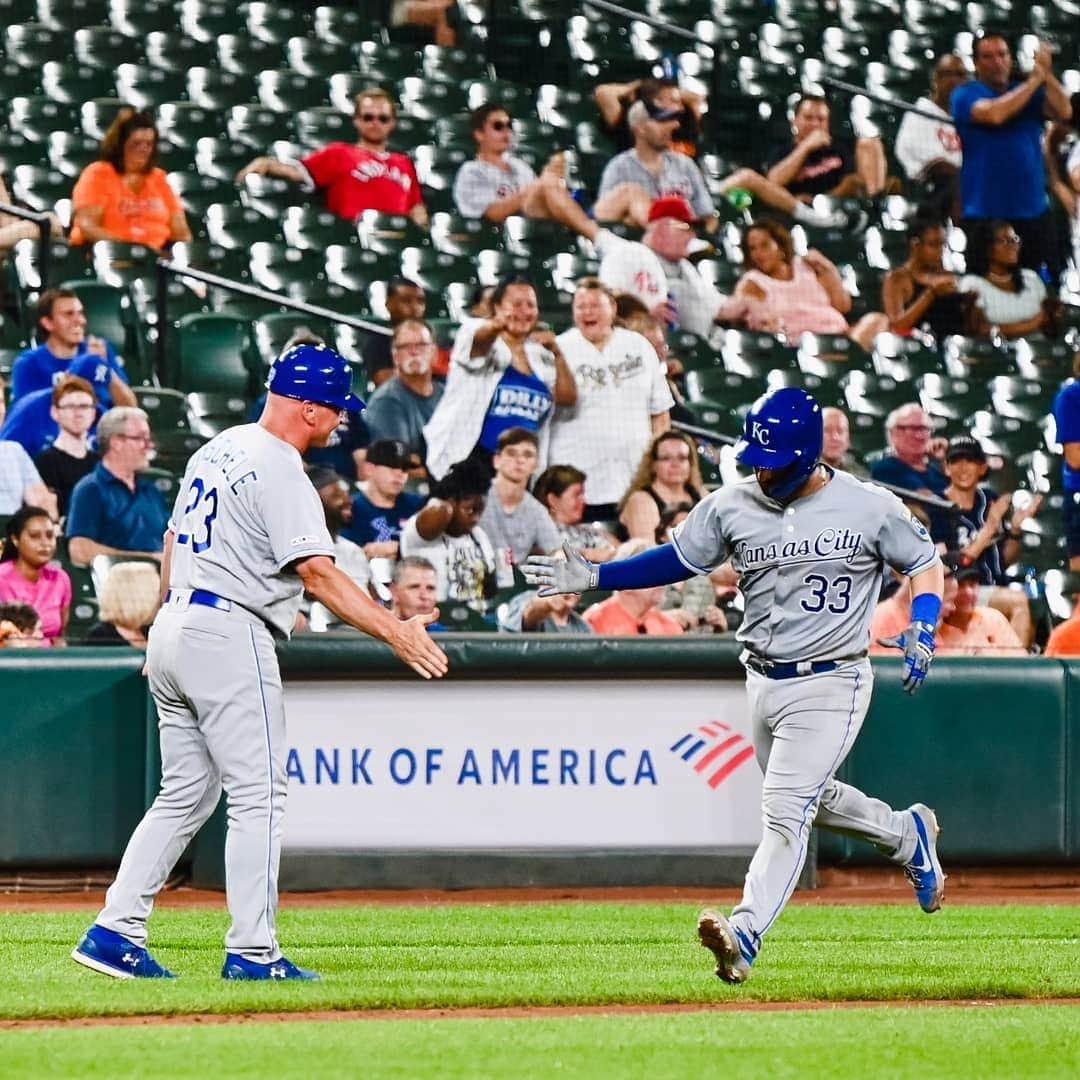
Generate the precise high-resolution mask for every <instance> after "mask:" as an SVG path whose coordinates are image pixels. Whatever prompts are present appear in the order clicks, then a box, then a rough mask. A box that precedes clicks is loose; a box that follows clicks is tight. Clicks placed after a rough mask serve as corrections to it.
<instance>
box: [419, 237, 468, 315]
mask: <svg viewBox="0 0 1080 1080" xmlns="http://www.w3.org/2000/svg"><path fill="white" fill-rule="evenodd" d="M401 272H402V274H404V276H405V277H407V278H408V279H409V280H410V281H415V282H417V284H419V285H421V286H422V287H423V288H424V289H425V290H426V291H427V293H428V304H429V306H430V305H431V304H432V302H433V301H434V299H435V298H436V297H438V296H441V295H442V293H443V292H444V290H445V289H446V287H447V286H448V285H449V284H450V283H451V282H454V281H464V282H469V283H473V282H475V281H476V269H475V264H474V262H473V260H472V259H471V258H469V257H468V256H464V255H460V256H459V255H448V254H446V252H443V251H436V250H435V249H434V248H420V247H407V248H404V249H402V252H401Z"/></svg>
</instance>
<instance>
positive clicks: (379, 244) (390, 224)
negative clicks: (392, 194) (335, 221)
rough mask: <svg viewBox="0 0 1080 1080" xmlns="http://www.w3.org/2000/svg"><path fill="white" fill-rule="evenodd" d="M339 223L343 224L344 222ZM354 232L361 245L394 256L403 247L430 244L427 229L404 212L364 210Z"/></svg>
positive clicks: (381, 253) (398, 253)
mask: <svg viewBox="0 0 1080 1080" xmlns="http://www.w3.org/2000/svg"><path fill="white" fill-rule="evenodd" d="M341 225H342V226H344V225H345V222H342V223H341ZM356 234H357V239H358V240H359V242H360V246H361V247H363V248H366V249H367V250H368V251H375V252H378V253H379V254H380V255H391V256H393V257H394V258H397V257H399V256H400V254H401V251H402V249H403V248H406V247H428V246H430V240H429V235H428V232H427V230H426V229H422V228H421V227H420V226H419V225H417V224H416V222H414V221H413V220H412V218H410V217H406V216H405V215H404V214H380V213H379V212H378V211H377V210H365V211H363V213H361V215H360V217H359V219H358V221H357V225H356ZM339 243H340V241H339Z"/></svg>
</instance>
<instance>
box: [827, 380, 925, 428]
mask: <svg viewBox="0 0 1080 1080" xmlns="http://www.w3.org/2000/svg"><path fill="white" fill-rule="evenodd" d="M840 382H841V385H842V386H843V389H844V401H845V404H846V405H847V407H848V409H849V411H850V412H852V413H858V414H859V415H864V416H871V417H876V418H884V417H886V416H888V414H889V413H890V412H892V410H893V409H895V408H898V407H899V406H901V405H905V404H907V403H908V402H910V401H913V400H914V398H915V391H914V388H913V387H912V386H911V385H910V384H907V383H900V382H897V381H896V380H895V379H892V378H890V377H889V376H887V375H872V374H869V373H868V372H865V371H852V372H849V373H848V374H847V375H845V376H844V377H843V378H842V379H841V380H840Z"/></svg>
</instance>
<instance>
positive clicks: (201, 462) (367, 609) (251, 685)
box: [71, 345, 447, 979]
mask: <svg viewBox="0 0 1080 1080" xmlns="http://www.w3.org/2000/svg"><path fill="white" fill-rule="evenodd" d="M351 380H352V373H351V370H350V368H349V364H348V362H347V361H346V360H345V359H344V358H343V357H341V356H339V355H338V354H337V353H336V352H334V351H333V350H331V349H328V348H325V347H323V346H312V345H298V346H296V347H294V348H292V349H289V350H288V351H287V352H285V353H284V354H283V355H282V356H281V357H280V358H279V359H278V360H277V361H275V363H274V364H273V366H272V367H271V369H270V374H269V378H268V380H267V383H266V385H267V389H268V390H269V395H268V396H267V400H266V407H265V409H264V410H263V414H262V416H261V417H260V419H259V422H258V423H257V424H245V425H243V426H240V427H234V428H231V429H229V430H228V431H225V432H222V433H221V434H220V435H218V436H217V437H216V438H214V439H211V441H210V442H208V443H207V444H206V445H205V446H204V447H202V448H201V449H200V450H199V451H198V452H197V453H195V454H194V455H193V457H192V458H191V460H190V462H189V463H188V467H187V471H186V473H185V474H184V481H183V485H182V486H181V488H180V492H179V494H178V496H177V500H176V505H175V506H174V507H173V512H172V516H171V518H170V520H169V527H168V530H167V532H166V533H165V551H164V558H163V561H162V589H163V594H164V595H163V602H162V606H161V610H160V611H159V613H158V616H157V618H156V619H155V620H154V625H153V627H152V629H151V632H150V641H149V647H148V649H147V671H148V674H149V678H150V691H151V693H152V694H153V696H154V701H155V703H156V704H157V710H158V721H159V726H160V731H161V765H162V778H161V790H160V793H159V794H158V797H157V799H156V800H155V801H154V805H153V806H151V807H150V809H149V810H148V811H147V813H146V816H145V817H144V818H143V820H142V822H141V823H140V825H139V826H138V828H136V830H135V832H134V834H133V835H132V837H131V840H130V841H129V843H128V846H127V850H126V851H125V852H124V858H123V861H122V862H121V864H120V870H119V872H118V873H117V876H116V880H115V881H114V882H113V884H112V887H111V888H110V889H109V891H108V894H107V895H106V897H105V907H104V908H103V909H102V910H101V912H100V914H99V915H98V917H97V920H96V921H95V922H94V925H93V926H91V927H90V929H89V930H88V931H87V932H86V934H85V936H84V937H83V939H82V940H81V941H80V942H79V944H78V945H77V946H76V948H75V950H74V951H73V952H72V954H71V955H72V958H73V959H74V960H76V961H78V963H80V964H83V965H85V966H86V967H88V968H91V969H92V970H94V971H98V972H101V973H103V974H105V975H112V976H115V977H117V978H170V977H172V973H171V972H170V971H167V970H166V969H165V968H163V967H162V966H161V965H160V964H159V963H157V961H156V960H154V958H153V957H152V956H151V955H150V953H149V952H148V951H147V949H146V921H147V919H148V917H149V915H150V911H151V908H152V906H153V902H154V897H155V896H156V895H157V893H158V891H159V890H160V889H161V887H162V885H163V884H164V883H165V880H166V878H167V877H168V874H169V872H170V871H171V870H172V868H173V865H174V864H175V863H176V860H177V859H178V858H179V857H180V854H181V852H183V850H184V848H185V847H186V846H187V844H188V841H189V840H191V838H192V837H193V836H194V835H195V833H196V832H197V831H198V830H199V827H200V826H201V825H202V824H203V822H205V821H206V819H207V818H208V817H209V816H210V814H211V813H212V811H213V809H214V807H215V806H216V805H217V803H218V798H219V796H220V794H221V789H222V788H223V787H224V789H225V792H226V794H227V796H228V837H227V839H226V843H225V865H226V895H227V900H228V906H229V914H230V915H231V916H232V925H231V926H230V928H229V931H228V934H227V935H226V937H225V948H226V954H225V966H224V968H223V969H222V972H221V974H222V976H223V977H224V978H226V979H314V978H317V977H318V976H317V975H316V974H315V973H314V972H311V971H305V970H303V969H302V968H299V967H297V966H296V965H295V964H293V963H292V962H291V961H289V960H288V959H286V958H285V957H284V956H282V953H281V949H280V948H279V947H278V942H277V935H276V932H275V915H276V911H277V874H278V861H279V856H280V853H281V833H282V821H283V814H284V810H285V791H286V783H287V778H286V773H285V761H286V750H287V747H286V742H285V712H284V705H283V699H282V688H281V676H280V674H279V672H278V664H277V657H276V655H275V652H274V641H275V639H285V638H288V636H289V633H290V631H291V630H292V627H293V622H294V620H295V618H296V614H297V611H298V609H299V606H300V598H301V594H302V593H303V592H304V591H306V592H308V593H309V594H310V595H311V596H312V597H313V598H314V599H315V600H318V601H319V602H320V603H322V604H325V605H326V607H328V608H329V609H330V610H331V611H332V612H334V614H335V615H337V616H338V617H339V618H340V619H342V620H343V621H344V622H347V623H349V624H351V625H352V626H355V627H356V628H357V629H359V630H363V631H364V632H365V633H368V634H372V635H373V636H375V637H378V638H381V639H382V640H383V641H385V642H386V643H387V644H389V645H390V647H391V648H392V649H393V650H394V652H395V653H396V654H397V655H398V657H400V658H401V660H403V661H404V662H405V663H406V664H408V665H409V666H410V667H411V668H412V669H413V670H414V671H416V672H417V673H418V674H419V675H421V676H423V677H424V678H425V679H430V678H434V677H438V676H441V675H443V674H444V673H445V672H446V668H447V662H446V656H445V654H444V653H443V652H442V651H441V650H440V649H439V648H438V647H437V646H435V645H434V644H433V643H432V641H431V638H430V637H429V635H428V633H427V631H426V630H425V626H426V624H427V623H429V622H431V621H432V620H433V619H434V618H435V617H436V616H435V615H434V614H433V615H426V616H424V615H420V616H417V617H415V618H413V619H409V620H407V621H404V622H399V621H398V620H397V619H396V618H394V616H392V615H391V614H390V613H389V612H387V611H384V610H383V609H382V608H380V607H378V606H377V605H376V604H375V603H374V602H373V601H371V600H370V599H369V598H368V597H367V596H366V595H365V594H364V593H363V592H362V591H361V590H360V589H359V588H358V587H357V586H356V585H355V584H354V582H353V581H352V579H350V578H349V577H347V576H346V575H345V574H344V573H342V571H341V570H339V569H338V568H337V567H336V566H335V565H334V561H333V551H334V545H333V542H332V540H331V538H330V535H329V534H328V532H327V530H326V519H325V516H324V514H323V508H322V504H321V503H320V502H319V497H318V495H317V494H316V492H315V489H314V488H313V487H312V486H311V482H310V481H309V480H308V478H307V476H306V475H305V474H304V467H303V463H302V461H301V457H300V455H301V454H302V453H303V452H304V451H305V450H307V449H308V447H310V446H325V445H326V443H327V440H328V439H329V437H330V435H331V433H332V432H333V431H334V429H335V428H336V427H337V425H338V423H339V421H340V419H341V415H342V412H343V411H345V410H348V411H358V410H360V409H362V408H363V407H364V404H363V402H362V401H360V400H359V398H357V397H355V396H354V395H353V394H351V393H350V391H349V388H350V383H351Z"/></svg>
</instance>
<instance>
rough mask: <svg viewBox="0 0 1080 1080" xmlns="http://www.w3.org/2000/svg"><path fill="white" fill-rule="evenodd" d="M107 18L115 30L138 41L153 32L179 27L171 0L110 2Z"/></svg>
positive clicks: (177, 11)
mask: <svg viewBox="0 0 1080 1080" xmlns="http://www.w3.org/2000/svg"><path fill="white" fill-rule="evenodd" d="M108 18H109V24H110V25H111V26H112V27H113V28H114V29H115V30H118V31H119V32H120V33H121V34H123V35H124V36H125V37H129V38H133V39H135V40H138V41H142V40H144V39H145V38H146V36H147V34H150V33H153V31H155V30H176V29H177V28H178V27H179V25H180V12H179V10H178V5H177V4H175V3H173V0H111V2H110V3H109V5H108Z"/></svg>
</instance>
